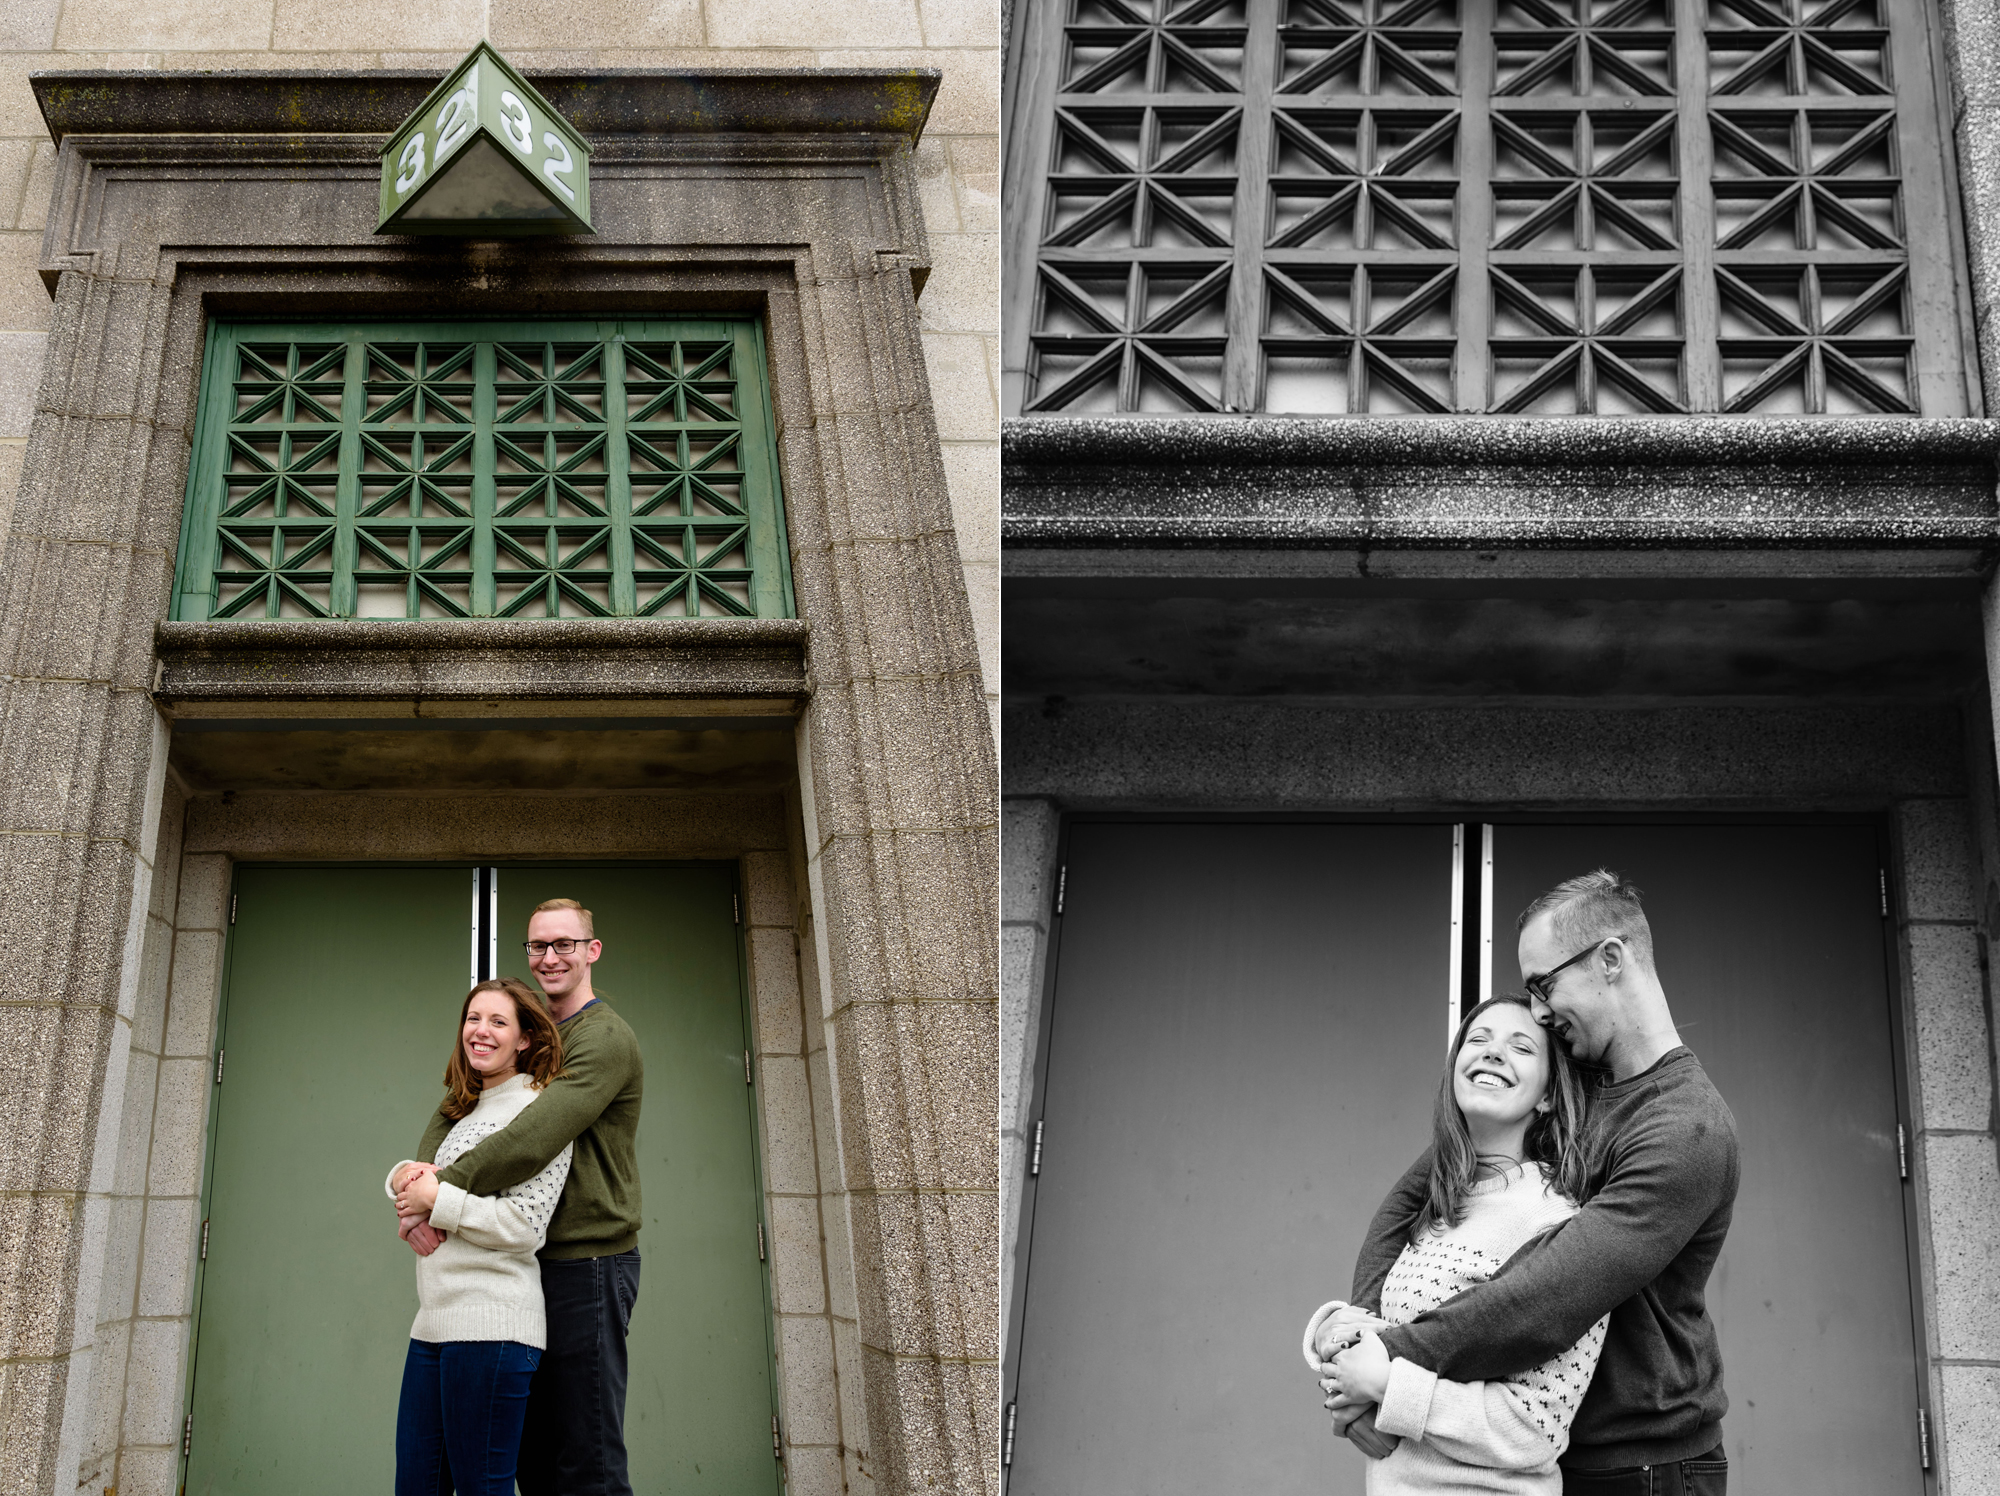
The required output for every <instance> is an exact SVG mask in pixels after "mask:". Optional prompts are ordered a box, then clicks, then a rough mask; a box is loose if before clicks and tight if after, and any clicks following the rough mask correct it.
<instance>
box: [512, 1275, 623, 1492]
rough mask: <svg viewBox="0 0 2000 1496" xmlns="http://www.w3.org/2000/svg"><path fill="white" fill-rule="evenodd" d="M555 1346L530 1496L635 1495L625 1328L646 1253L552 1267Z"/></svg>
mask: <svg viewBox="0 0 2000 1496" xmlns="http://www.w3.org/2000/svg"><path fill="white" fill-rule="evenodd" d="M542 1298H543V1300H544V1302H545V1303H546V1305H547V1308H548V1316H549V1348H548V1350H547V1351H545V1352H544V1353H543V1355H542V1364H541V1366H540V1367H539V1368H538V1369H537V1370H536V1372H535V1383H534V1387H533V1388H532V1390H530V1392H529V1394H528V1426H527V1428H526V1429H524V1430H523V1431H522V1434H521V1466H520V1473H519V1475H518V1477H517V1479H518V1480H519V1481H520V1486H521V1496H632V1481H631V1478H630V1477H629V1476H628V1475H627V1474H626V1472H625V1332H626V1330H627V1329H629V1328H630V1327H631V1324H632V1306H633V1305H634V1304H635V1303H637V1302H638V1299H639V1254H638V1253H637V1252H623V1253H620V1254H619V1255H618V1256H616V1257H579V1258H574V1259H571V1260H569V1261H563V1262H550V1261H547V1260H544V1261H543V1263H542Z"/></svg>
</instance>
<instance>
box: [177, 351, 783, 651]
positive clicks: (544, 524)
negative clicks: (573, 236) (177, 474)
mask: <svg viewBox="0 0 2000 1496" xmlns="http://www.w3.org/2000/svg"><path fill="white" fill-rule="evenodd" d="M765 367H766V366H765V361H764V352H763V343H762V333H761V330H760V328H759V327H758V325H757V324H756V323H755V322H753V321H750V320H747V319H730V320H723V319H703V320H699V321H673V322H519V323H505V324H502V323H491V322H480V323H436V324H414V323H385V324H380V325H374V326H292V325H272V324H246V323H217V324H215V325H214V326H213V327H212V329H211V332H210V337H209V346H208V357H207V363H206V367H205V370H204V374H203V386H202V405H201V410H200V415H199V418H198V422H197V431H196V450H195V454H194V462H193V470H192V474H191V476H190V479H189V485H188V504H187V519H186V524H185V528H184V531H183V535H182V545H181V559H180V569H179V570H180V574H179V580H178V585H177V589H176V600H175V609H174V616H175V617H176V618H183V619H224V618H631V617H673V618H682V617H700V618H742V617H760V618H771V617H777V618H786V617H790V616H791V614H792V597H791V580H790V575H789V571H788V568H787V565H786V550H785V530H784V517H783V512H782V506H781V504H780V500H779V493H778V483H777V465H776V457H775V452H774V449H773V440H772V421H771V411H770V402H769V399H768V390H767V386H766V382H765Z"/></svg>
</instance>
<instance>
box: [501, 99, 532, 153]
mask: <svg viewBox="0 0 2000 1496" xmlns="http://www.w3.org/2000/svg"><path fill="white" fill-rule="evenodd" d="M500 124H501V126H502V127H503V128H504V129H505V130H506V132H507V143H508V144H509V145H511V146H513V147H514V149H515V151H516V152H517V153H519V154H520V155H523V156H528V155H532V154H533V153H534V149H535V121H534V117H533V116H532V115H530V114H529V113H528V106H527V105H526V104H523V103H522V102H521V101H520V100H519V99H517V98H515V97H514V91H513V90H512V89H511V88H510V89H506V90H504V91H503V92H502V93H501V95H500Z"/></svg>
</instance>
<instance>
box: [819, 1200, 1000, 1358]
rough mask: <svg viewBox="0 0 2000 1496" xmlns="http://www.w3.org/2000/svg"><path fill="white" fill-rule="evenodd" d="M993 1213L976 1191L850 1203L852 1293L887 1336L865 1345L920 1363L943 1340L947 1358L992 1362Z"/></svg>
mask: <svg viewBox="0 0 2000 1496" xmlns="http://www.w3.org/2000/svg"><path fill="white" fill-rule="evenodd" d="M995 1206H996V1200H995V1197H994V1196H993V1194H992V1193H990V1192H978V1191H951V1192H947V1193H942V1194H930V1193H917V1192H914V1191H912V1192H907V1193H905V1192H901V1191H874V1190H863V1191H859V1192H857V1193H856V1194H855V1195H854V1197H853V1207H852V1219H853V1222H854V1245H855V1261H856V1263H857V1265H858V1267H859V1270H858V1271H857V1273H856V1286H857V1287H858V1288H859V1289H860V1292H861V1302H862V1306H863V1309H864V1312H865V1311H870V1310H872V1311H874V1313H875V1314H878V1315H879V1316H880V1318H881V1322H882V1323H884V1324H886V1325H887V1326H888V1327H889V1331H890V1338H889V1339H888V1340H886V1341H880V1342H878V1341H877V1340H876V1339H875V1338H874V1336H873V1334H870V1335H869V1336H868V1337H867V1341H866V1343H867V1344H868V1345H870V1346H871V1347H874V1348H875V1349H878V1350H885V1351H891V1352H894V1353H896V1354H898V1355H910V1354H919V1355H920V1354H923V1353H924V1351H925V1350H926V1348H927V1347H929V1346H931V1345H934V1344H936V1343H937V1342H938V1340H939V1338H940V1337H942V1338H943V1339H944V1341H945V1343H946V1344H947V1345H949V1346H951V1347H952V1348H953V1349H952V1350H951V1351H948V1352H947V1354H955V1355H956V1356H959V1357H970V1358H972V1359H975V1360H998V1359H999V1355H1000V1346H999V1340H998V1323H997V1320H996V1319H995V1317H994V1315H993V1314H992V1312H991V1306H992V1305H993V1304H995V1303H996V1302H998V1299H999V1285H998V1283H997V1282H996V1280H995V1271H996V1262H995V1256H994V1253H993V1250H992V1243H993V1239H994V1237H995V1235H996V1234H997V1233H998V1231H999V1220H998V1218H997V1214H996V1210H995Z"/></svg>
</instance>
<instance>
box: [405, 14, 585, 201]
mask: <svg viewBox="0 0 2000 1496" xmlns="http://www.w3.org/2000/svg"><path fill="white" fill-rule="evenodd" d="M375 232H376V233H378V234H457V235H460V236H463V237H468V238H500V237H513V236H516V235H521V234H589V233H594V232H596V230H595V229H594V228H592V226H591V222H590V146H589V144H588V143H587V142H586V141H585V140H584V138H583V137H582V136H581V135H579V134H578V133H577V132H576V131H575V130H574V129H572V128H571V127H570V124H569V121H568V120H566V119H564V118H563V117H562V116H561V115H559V114H557V113H556V112H555V110H554V109H552V108H551V107H550V106H549V101H548V100H547V99H545V98H543V97H542V96H541V95H540V94H539V93H537V92H535V90H534V88H533V87H531V86H530V85H529V83H528V81H527V80H526V79H525V78H523V77H522V76H521V75H520V74H519V73H517V72H515V71H514V69H513V68H512V67H510V66H508V64H507V60H506V59H505V58H503V57H502V56H501V55H500V54H499V53H498V52H495V51H494V50H493V49H492V48H491V47H489V46H487V45H486V44H485V43H484V42H482V43H480V44H479V45H478V46H476V47H474V48H473V49H472V51H471V52H470V53H468V54H467V55H466V58H465V60H464V61H463V62H461V63H460V64H459V65H458V67H457V68H456V69H455V70H454V71H453V72H452V74H451V76H450V77H449V78H447V79H445V81H444V82H443V83H441V84H439V85H438V86H437V88H436V89H434V90H432V92H431V96H430V97H429V98H427V99H425V100H424V102H423V103H422V104H421V105H419V106H418V107H417V111H416V113H414V114H412V115H411V116H410V117H409V118H408V119H406V120H404V121H403V123H402V125H401V126H400V127H399V128H398V129H397V131H396V133H395V134H394V135H392V136H390V137H389V143H388V145H386V146H384V147H383V148H382V216H381V220H380V222H378V223H377V224H376V226H375Z"/></svg>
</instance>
